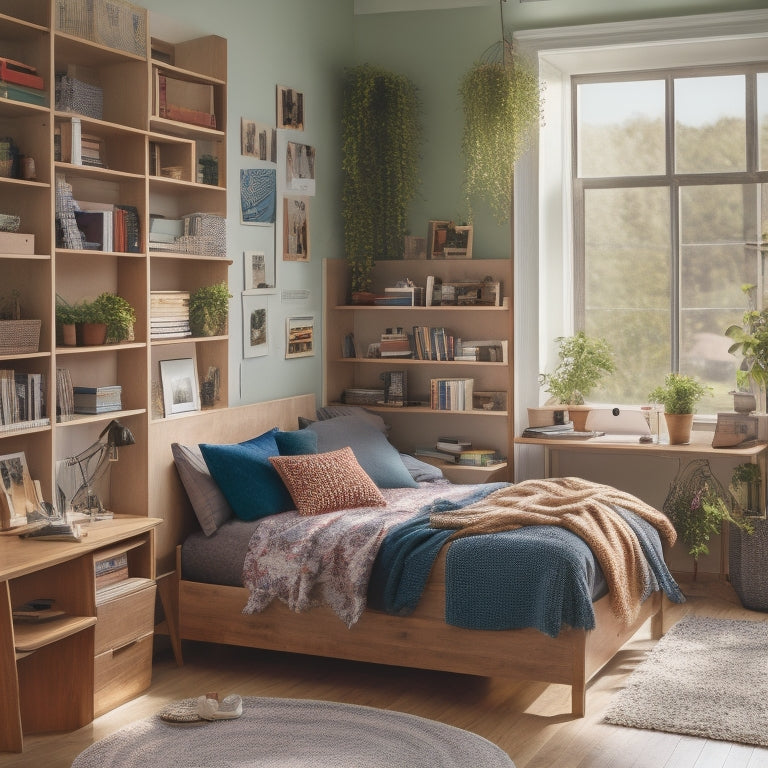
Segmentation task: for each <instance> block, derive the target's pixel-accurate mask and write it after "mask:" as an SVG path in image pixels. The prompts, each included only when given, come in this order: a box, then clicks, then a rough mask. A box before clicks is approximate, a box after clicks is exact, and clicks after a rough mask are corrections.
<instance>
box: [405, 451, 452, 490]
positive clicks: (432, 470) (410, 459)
mask: <svg viewBox="0 0 768 768" xmlns="http://www.w3.org/2000/svg"><path fill="white" fill-rule="evenodd" d="M400 458H401V459H402V460H403V464H405V468H406V469H407V470H408V471H409V472H410V473H411V477H412V478H413V479H414V480H415V481H416V482H417V483H431V482H432V481H433V480H441V479H442V478H443V477H444V475H443V470H442V469H440V467H436V466H435V465H434V464H428V463H427V462H426V461H422V460H421V459H417V458H416V457H415V456H410V455H409V454H407V453H401V454H400Z"/></svg>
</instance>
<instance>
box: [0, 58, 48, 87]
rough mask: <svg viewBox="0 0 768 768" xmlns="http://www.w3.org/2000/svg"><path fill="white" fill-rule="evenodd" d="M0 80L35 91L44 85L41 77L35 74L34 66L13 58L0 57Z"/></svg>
mask: <svg viewBox="0 0 768 768" xmlns="http://www.w3.org/2000/svg"><path fill="white" fill-rule="evenodd" d="M0 80H2V81H3V82H5V83H15V84H16V85H23V86H26V87H27V88H34V89H35V90H37V91H42V90H43V88H44V87H45V85H44V82H43V78H42V77H40V75H38V74H37V70H36V69H35V67H33V66H30V65H29V64H25V63H24V62H21V61H16V60H14V59H6V58H0Z"/></svg>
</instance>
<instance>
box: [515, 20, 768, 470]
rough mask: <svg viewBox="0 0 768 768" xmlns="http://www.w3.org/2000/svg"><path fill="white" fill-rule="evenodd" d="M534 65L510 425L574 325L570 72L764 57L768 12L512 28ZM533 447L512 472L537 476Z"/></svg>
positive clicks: (537, 394)
mask: <svg viewBox="0 0 768 768" xmlns="http://www.w3.org/2000/svg"><path fill="white" fill-rule="evenodd" d="M513 38H514V41H515V44H516V46H517V48H518V50H519V51H520V52H521V53H522V54H524V55H526V56H527V57H528V58H529V59H530V60H531V61H532V62H533V63H534V65H535V66H537V67H538V71H539V77H540V79H541V82H542V84H543V85H544V115H543V121H542V125H541V127H540V129H539V131H538V135H537V137H536V140H535V141H534V142H533V143H532V146H531V148H530V150H529V151H528V152H527V153H526V154H525V155H524V156H523V157H522V158H520V160H519V161H518V162H517V165H516V168H515V198H514V208H513V215H514V230H513V231H514V275H515V281H514V283H515V296H514V307H515V309H514V321H515V331H514V339H515V344H514V348H515V366H514V377H515V381H514V387H515V398H514V401H515V409H514V419H515V425H516V432H517V433H518V434H519V433H520V431H522V429H523V428H524V427H525V425H526V424H527V418H528V417H527V412H526V409H527V408H528V407H531V406H537V405H539V404H540V403H541V402H543V400H544V399H545V395H544V393H542V392H541V389H540V387H539V383H538V374H539V372H540V371H545V370H551V369H552V368H553V363H554V362H556V359H557V350H556V345H555V343H554V339H555V338H556V337H557V336H561V335H568V334H571V333H573V330H574V326H573V314H574V307H573V284H574V272H573V253H572V239H571V233H572V232H573V218H572V200H571V168H572V166H571V147H572V143H573V137H572V135H571V87H570V79H571V77H572V76H573V75H586V74H596V73H600V72H628V71H635V70H648V69H671V68H680V67H686V66H696V65H701V64H735V63H743V62H749V61H760V60H764V59H765V51H766V43H768V11H766V10H759V11H744V12H738V13H715V14H702V15H694V16H681V17H673V18H663V19H651V20H642V21H632V22H617V23H607V24H590V25H583V26H575V27H559V28H551V29H542V30H528V31H521V32H516V33H515V34H514V35H513ZM542 467H543V456H542V452H541V451H530V450H528V451H521V450H520V449H519V448H518V450H517V451H516V455H515V476H516V478H517V479H518V480H522V479H525V478H527V477H540V476H541V471H542Z"/></svg>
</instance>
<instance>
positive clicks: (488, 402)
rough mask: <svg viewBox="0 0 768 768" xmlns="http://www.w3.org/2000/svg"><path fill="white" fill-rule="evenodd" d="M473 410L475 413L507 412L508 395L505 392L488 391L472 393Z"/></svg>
mask: <svg viewBox="0 0 768 768" xmlns="http://www.w3.org/2000/svg"><path fill="white" fill-rule="evenodd" d="M472 410H474V411H506V410H507V393H506V392H504V391H501V390H499V391H488V392H478V391H477V390H475V391H474V392H473V393H472Z"/></svg>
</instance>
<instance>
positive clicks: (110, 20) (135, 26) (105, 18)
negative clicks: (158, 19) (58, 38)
mask: <svg viewBox="0 0 768 768" xmlns="http://www.w3.org/2000/svg"><path fill="white" fill-rule="evenodd" d="M56 29H57V30H58V31H59V32H66V33H67V34H70V35H75V36H76V37H82V38H84V39H86V40H91V41H92V42H94V43H100V44H101V45H105V46H107V47H108V48H117V49H118V50H120V51H126V52H127V53H133V54H136V55H137V56H146V55H147V11H146V9H145V8H139V7H138V6H136V5H132V4H131V3H127V2H124V0H57V2H56Z"/></svg>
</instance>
